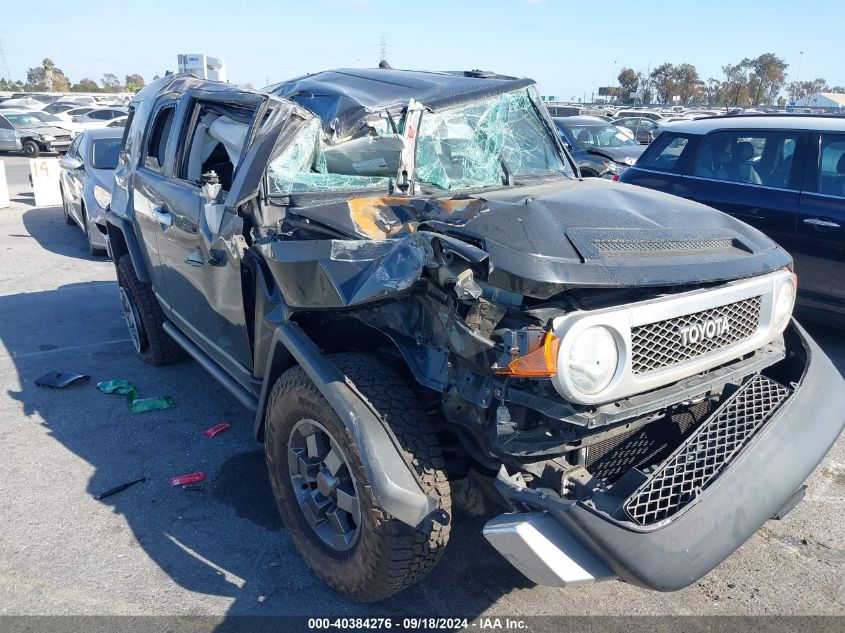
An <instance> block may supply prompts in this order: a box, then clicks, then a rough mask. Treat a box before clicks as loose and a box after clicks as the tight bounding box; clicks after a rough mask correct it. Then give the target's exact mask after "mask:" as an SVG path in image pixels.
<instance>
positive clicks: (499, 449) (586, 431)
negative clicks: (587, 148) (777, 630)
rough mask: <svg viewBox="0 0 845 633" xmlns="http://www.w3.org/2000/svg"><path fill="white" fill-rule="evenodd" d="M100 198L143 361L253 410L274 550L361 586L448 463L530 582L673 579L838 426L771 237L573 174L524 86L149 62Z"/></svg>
mask: <svg viewBox="0 0 845 633" xmlns="http://www.w3.org/2000/svg"><path fill="white" fill-rule="evenodd" d="M107 218H108V238H109V245H110V249H111V252H112V255H113V258H114V262H115V264H116V268H117V278H118V281H119V290H120V300H121V304H122V306H123V310H124V313H125V317H126V322H127V325H128V328H129V331H130V333H131V337H132V341H133V343H134V346H135V349H136V350H137V351H138V353H139V354H141V355H142V356H143V357H144V358H145V359H146V360H148V361H149V362H150V363H152V364H154V365H161V364H164V363H169V362H171V361H175V360H177V359H179V358H181V357H182V356H183V355H184V353H185V352H187V354H188V355H190V356H191V357H193V358H194V359H195V360H196V361H198V362H199V363H200V364H201V365H202V366H203V367H204V368H205V369H207V370H208V372H209V373H211V374H212V376H214V377H215V378H216V379H217V380H218V381H219V382H220V383H221V385H222V386H223V387H225V388H226V389H227V390H228V391H230V392H231V393H232V394H233V395H234V397H236V398H237V399H238V400H239V401H240V402H241V403H243V404H244V405H245V406H246V407H249V408H251V409H253V410H255V411H256V416H255V434H256V437H257V438H258V440H259V441H262V442H264V444H265V446H266V456H267V466H268V470H269V476H270V480H271V482H272V488H273V492H274V494H275V497H276V501H277V503H278V506H279V510H280V512H281V515H282V517H283V519H284V523H285V526H286V527H287V529H288V530H289V531H290V534H291V537H292V539H293V541H294V543H295V545H296V547H297V548H298V549H299V551H300V552H301V554H302V556H303V557H304V559H305V560H306V561H307V562H308V564H309V565H310V566H311V567H312V568H313V570H314V571H315V572H316V574H317V575H319V576H320V577H321V578H322V579H323V580H325V581H326V582H327V583H328V584H330V585H331V586H332V587H334V588H336V589H337V590H339V591H341V592H343V593H345V594H346V595H349V596H351V597H353V598H355V599H358V600H366V601H373V600H380V599H383V598H386V597H387V596H390V595H392V594H394V593H396V592H397V591H400V590H401V589H403V588H405V587H407V586H408V585H410V584H411V583H413V582H415V581H417V580H419V579H420V578H421V577H422V576H423V575H424V574H425V573H426V572H428V571H429V570H430V569H431V568H432V567H433V566H434V565H435V563H436V562H437V560H438V559H439V558H440V556H441V555H442V554H443V550H444V547H445V546H446V542H447V539H448V536H449V530H450V526H451V522H452V507H451V503H452V501H451V492H450V481H455V480H457V479H462V478H465V477H466V476H467V473H468V472H470V471H472V472H473V473H480V474H482V475H486V476H488V477H489V480H494V481H495V487H496V489H498V491H499V493H500V495H501V499H502V500H503V501H504V502H505V503H506V504H507V506H508V507H509V509H510V511H508V512H505V513H503V514H501V515H500V516H497V517H495V518H492V519H491V520H489V521H488V522H487V524H486V526H485V528H484V535H485V536H486V538H487V539H488V540H489V542H490V543H491V544H492V545H493V547H494V548H495V549H496V550H498V551H499V552H501V553H502V554H503V555H504V556H505V557H506V558H507V559H508V560H509V561H510V562H512V563H513V564H514V565H515V566H516V567H517V568H518V569H519V570H520V571H522V572H523V573H524V574H525V575H526V576H528V577H529V578H530V579H531V580H533V581H535V582H537V583H543V584H548V585H557V586H565V585H569V584H578V583H585V582H591V581H596V580H604V579H611V578H618V579H621V580H624V581H627V582H630V583H634V584H637V585H640V586H643V587H650V588H654V589H657V590H675V589H679V588H681V587H684V586H686V585H688V584H690V583H692V582H694V581H696V580H697V579H698V578H700V577H701V576H703V575H704V574H706V573H707V572H708V571H709V570H710V569H712V568H713V567H714V566H716V565H717V564H718V563H719V562H720V561H722V560H723V559H724V558H726V557H727V556H728V555H729V554H730V553H731V552H732V551H733V550H735V549H736V548H737V547H739V545H741V544H742V543H743V542H744V541H745V540H746V539H748V538H749V537H750V536H751V535H752V534H753V533H754V532H755V531H756V530H757V529H758V528H759V527H760V526H761V525H762V524H763V523H764V522H765V521H766V520H767V519H769V518H770V517H775V516H781V515H783V514H784V513H785V512H787V511H788V510H789V509H791V507H792V506H794V505H795V503H797V502H798V500H800V498H801V494H802V490H803V487H802V484H803V481H804V480H805V478H806V477H807V476H808V475H809V473H810V472H811V471H812V470H813V468H814V467H815V466H816V465H817V464H818V463H819V461H820V460H821V459H822V457H823V456H824V455H825V453H826V452H827V450H828V448H829V447H830V446H831V444H832V443H833V442H834V441H835V439H836V438H837V436H838V435H839V433H840V431H841V429H842V427H843V421H845V389H843V381H842V378H841V377H840V376H839V374H838V373H837V371H836V369H835V368H834V367H833V366H832V364H831V362H830V361H829V360H828V358H827V357H826V356H825V355H824V354H823V353H822V352H821V350H820V349H819V348H818V346H817V345H816V344H815V343H814V342H813V341H812V340H811V338H810V337H809V336H807V334H806V332H805V331H804V330H803V329H802V328H801V327H800V326H799V325H798V324H797V323H796V322H795V321H793V320H792V319H791V313H792V308H793V303H794V299H795V291H796V278H795V275H794V274H793V273H792V270H791V260H790V258H789V256H788V255H787V254H786V253H785V252H784V251H783V250H781V249H780V248H779V247H777V246H776V245H775V244H774V243H773V242H772V241H771V240H769V239H768V238H766V237H765V236H763V235H762V234H761V233H759V232H758V231H756V230H754V229H752V228H750V227H748V226H746V225H744V224H742V223H741V222H739V221H737V220H735V219H733V218H731V217H729V216H727V215H724V214H722V213H719V212H717V211H714V210H712V209H709V208H707V207H704V206H702V205H699V204H696V203H693V202H689V201H686V200H682V199H680V198H675V197H671V196H668V195H665V194H661V193H657V192H653V191H648V190H646V189H641V188H638V187H632V186H627V185H620V184H616V183H612V182H606V181H602V180H596V179H593V180H581V179H580V178H579V177H578V174H577V172H576V170H575V168H574V166H573V163H572V161H571V159H570V157H569V156H568V155H567V153H566V151H565V150H564V148H563V147H562V146H561V142H560V140H559V138H558V136H557V134H556V133H555V129H554V124H553V122H552V120H551V119H550V117H549V116H548V113H547V112H546V110H545V109H544V107H543V105H542V103H541V101H540V99H539V96H538V93H537V91H536V89H535V86H534V84H533V82H532V81H531V80H527V79H515V78H512V77H505V76H501V75H495V74H492V73H483V72H478V71H472V72H465V73H433V72H431V73H430V72H410V71H399V70H393V69H390V68H378V69H373V70H338V71H330V72H322V73H318V74H315V75H309V76H305V77H301V78H298V79H295V80H292V81H288V82H284V83H281V84H278V85H274V86H270V87H268V88H267V89H265V90H264V91H261V92H253V91H248V90H241V89H238V88H235V87H234V86H231V85H229V84H223V83H216V82H209V81H200V80H197V79H195V78H192V77H189V76H185V75H175V76H169V77H165V78H163V79H161V80H158V81H156V82H155V83H153V84H152V85H150V86H148V87H147V88H145V89H143V90H142V91H140V92H139V93H138V94H137V95H136V97H135V98H134V100H133V101H132V103H131V106H130V114H129V121H128V123H127V125H126V131H125V136H124V142H123V149H122V154H121V159H120V165H119V166H118V168H117V171H116V173H115V187H114V193H113V199H112V203H111V210H110V212H109V213H108V216H107ZM473 477H477V475H475V474H474V475H473ZM491 488H492V486H491Z"/></svg>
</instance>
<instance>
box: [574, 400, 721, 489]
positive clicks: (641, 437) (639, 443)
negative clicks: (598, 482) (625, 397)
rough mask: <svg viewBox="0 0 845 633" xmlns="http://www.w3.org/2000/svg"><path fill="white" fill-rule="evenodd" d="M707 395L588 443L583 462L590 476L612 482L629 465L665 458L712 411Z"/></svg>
mask: <svg viewBox="0 0 845 633" xmlns="http://www.w3.org/2000/svg"><path fill="white" fill-rule="evenodd" d="M712 409H713V405H712V402H711V400H710V399H706V400H703V401H701V402H699V403H697V404H693V405H690V406H689V407H684V408H679V409H678V410H676V411H674V412H672V413H670V414H668V415H667V416H666V417H665V418H664V419H662V420H658V421H655V422H650V423H649V424H647V425H646V426H644V427H642V428H640V429H634V430H632V431H625V432H624V433H621V434H620V435H617V436H614V437H611V438H609V439H606V440H602V441H601V442H597V443H595V444H592V445H590V446H588V447H587V451H586V453H587V454H586V461H585V466H586V467H587V470H589V471H590V474H591V475H592V476H593V477H597V478H599V479H602V480H604V481H605V482H607V483H612V482H614V481H616V480H617V479H619V478H620V477H621V476H622V475H624V474H625V473H626V472H627V471H628V470H630V469H631V468H645V467H646V466H651V465H653V464H656V463H657V462H660V461H662V460H663V459H665V458H666V457H667V456H668V455H669V454H670V453H671V452H672V451H673V450H674V449H675V447H677V446H678V444H680V443H681V442H682V441H683V439H684V438H685V437H686V436H687V435H689V434H690V433H692V431H693V430H694V428H695V427H696V426H698V424H700V423H701V422H702V421H703V420H704V419H705V418H706V417H707V416H708V415H709V414H710V412H711V410H712Z"/></svg>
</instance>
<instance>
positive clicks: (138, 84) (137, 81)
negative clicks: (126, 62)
mask: <svg viewBox="0 0 845 633" xmlns="http://www.w3.org/2000/svg"><path fill="white" fill-rule="evenodd" d="M143 87H144V78H143V77H141V75H138V74H132V75H126V89H127V90H128V91H129V92H138V91H139V90H140V89H141V88H143Z"/></svg>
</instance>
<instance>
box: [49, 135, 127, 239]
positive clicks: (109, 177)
mask: <svg viewBox="0 0 845 633" xmlns="http://www.w3.org/2000/svg"><path fill="white" fill-rule="evenodd" d="M122 137H123V129H122V128H98V129H95V130H86V131H84V132H82V133H81V134H79V136H77V137H76V140H74V142H73V144H72V145H71V146H70V149H69V150H68V151H67V154H66V155H65V156H64V158H62V159H61V160H60V161H59V165H60V166H61V168H62V171H61V175H60V176H59V188H60V189H61V193H62V208H63V209H64V215H65V222H67V223H68V224H77V225H79V227H80V228H81V229H82V230H83V231H84V232H85V237H86V238H87V240H88V251H89V252H90V253H91V254H92V255H105V253H106V250H107V244H106V223H105V213H106V208H107V207H108V205H109V203H110V202H111V191H112V183H113V182H114V170H115V168H116V167H117V160H118V156H119V154H120V141H121V138H122Z"/></svg>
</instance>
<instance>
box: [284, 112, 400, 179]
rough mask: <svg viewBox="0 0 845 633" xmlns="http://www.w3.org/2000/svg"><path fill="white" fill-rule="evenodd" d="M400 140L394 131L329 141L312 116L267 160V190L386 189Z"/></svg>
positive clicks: (397, 156) (395, 166)
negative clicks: (273, 157) (384, 134)
mask: <svg viewBox="0 0 845 633" xmlns="http://www.w3.org/2000/svg"><path fill="white" fill-rule="evenodd" d="M402 143H403V141H402V139H401V137H398V136H396V135H389V136H384V137H379V136H365V137H360V138H356V139H348V140H345V141H341V142H338V143H329V142H328V140H327V139H326V136H325V134H324V133H323V129H322V125H321V121H320V119H316V118H315V119H313V120H311V121H310V122H309V123H308V124H307V125H306V127H305V128H304V129H303V130H302V131H301V132H300V133H299V135H298V136H297V137H296V139H295V140H294V141H293V142H292V143H291V144H290V145H289V146H288V147H287V148H286V149H285V151H284V152H282V154H281V155H280V156H279V157H278V158H276V159H274V160H272V161H270V164H269V165H268V167H267V174H268V176H269V187H270V193H271V194H287V193H300V192H320V191H345V190H355V189H382V190H387V188H388V183H389V180H390V178H389V177H388V174H390V173H394V174H395V173H396V170H397V168H398V158H399V151H398V148H401V146H402ZM391 169H392V170H393V171H392V172H391Z"/></svg>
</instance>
